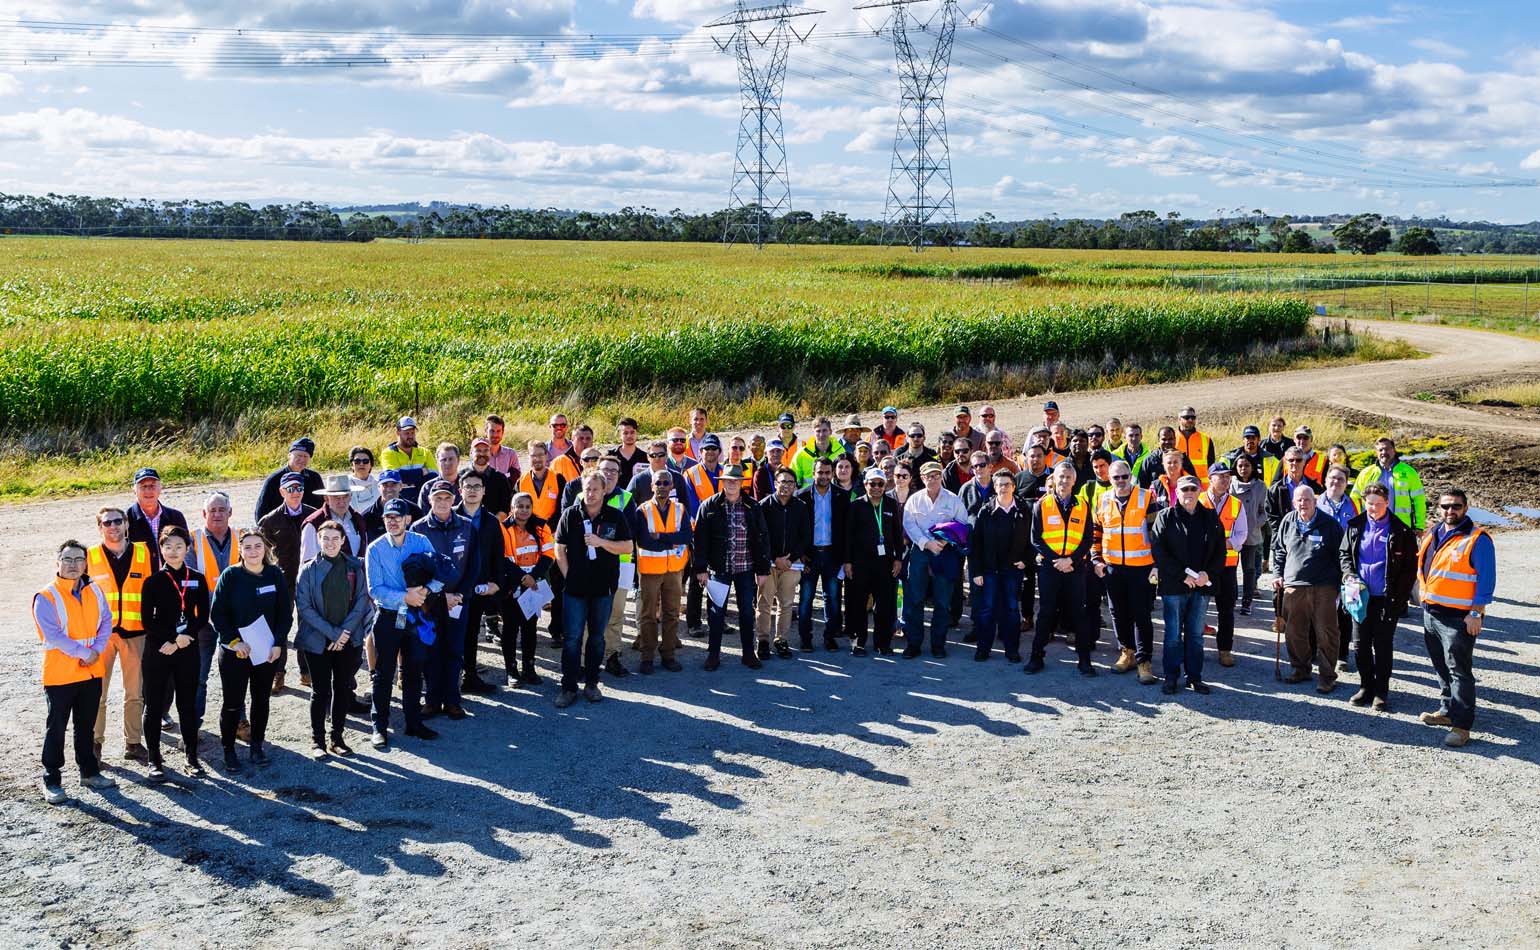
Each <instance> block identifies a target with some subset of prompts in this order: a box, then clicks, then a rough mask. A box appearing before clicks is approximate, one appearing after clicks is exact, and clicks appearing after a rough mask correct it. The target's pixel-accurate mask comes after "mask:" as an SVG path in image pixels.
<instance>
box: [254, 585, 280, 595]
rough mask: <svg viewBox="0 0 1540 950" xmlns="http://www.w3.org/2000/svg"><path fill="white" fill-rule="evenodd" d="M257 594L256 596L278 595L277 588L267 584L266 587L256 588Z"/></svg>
mask: <svg viewBox="0 0 1540 950" xmlns="http://www.w3.org/2000/svg"><path fill="white" fill-rule="evenodd" d="M257 593H258V594H276V593H278V586H277V585H276V584H269V585H267V586H266V587H258V588H257Z"/></svg>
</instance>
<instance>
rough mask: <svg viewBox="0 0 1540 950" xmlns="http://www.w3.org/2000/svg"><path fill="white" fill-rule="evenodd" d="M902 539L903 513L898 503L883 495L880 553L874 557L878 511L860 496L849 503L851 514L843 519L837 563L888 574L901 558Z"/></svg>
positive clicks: (875, 552)
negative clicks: (842, 537)
mask: <svg viewBox="0 0 1540 950" xmlns="http://www.w3.org/2000/svg"><path fill="white" fill-rule="evenodd" d="M903 537H904V516H903V513H902V512H901V511H900V510H899V507H898V502H897V501H895V500H893V499H892V498H890V497H888V496H887V495H884V496H883V497H882V533H881V538H882V546H883V552H882V553H881V554H878V553H877V543H878V541H877V539H878V532H877V509H875V508H873V507H872V500H871V499H870V498H867V497H866V496H864V495H863V496H861V497H860V498H857V499H856V500H855V501H853V502H851V503H850V511H849V512H848V513H847V515H846V518H845V544H844V547H843V548H842V549H841V557H840V561H841V563H844V564H849V565H851V566H852V567H855V566H857V565H859V566H860V567H865V568H872V567H878V568H881V569H883V570H886V571H887V572H889V573H890V574H891V573H892V571H893V564H894V563H895V562H897V561H898V559H899V557H900V556H902V554H903Z"/></svg>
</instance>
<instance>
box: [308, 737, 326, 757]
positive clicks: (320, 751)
mask: <svg viewBox="0 0 1540 950" xmlns="http://www.w3.org/2000/svg"><path fill="white" fill-rule="evenodd" d="M327 754H328V753H327V751H326V743H324V742H322V741H321V740H319V739H317V740H316V741H315V742H313V743H311V744H310V758H311V759H313V760H315V761H317V762H319V761H320V760H322V759H324V758H326V756H327Z"/></svg>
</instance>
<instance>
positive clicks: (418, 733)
mask: <svg viewBox="0 0 1540 950" xmlns="http://www.w3.org/2000/svg"><path fill="white" fill-rule="evenodd" d="M406 734H407V735H409V736H411V737H412V738H413V739H422V740H423V741H425V742H426V741H428V740H430V739H437V738H438V730H437V729H429V728H428V727H427V726H424V725H421V724H419V725H418V726H417V728H416V729H408V730H407V731H406Z"/></svg>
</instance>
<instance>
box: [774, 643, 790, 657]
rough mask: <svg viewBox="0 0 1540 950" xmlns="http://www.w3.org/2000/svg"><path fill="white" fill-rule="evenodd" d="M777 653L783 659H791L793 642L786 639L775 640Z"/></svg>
mask: <svg viewBox="0 0 1540 950" xmlns="http://www.w3.org/2000/svg"><path fill="white" fill-rule="evenodd" d="M775 655H776V656H778V657H780V658H781V659H783V660H789V659H791V644H789V643H787V642H786V641H785V640H777V641H775Z"/></svg>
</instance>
